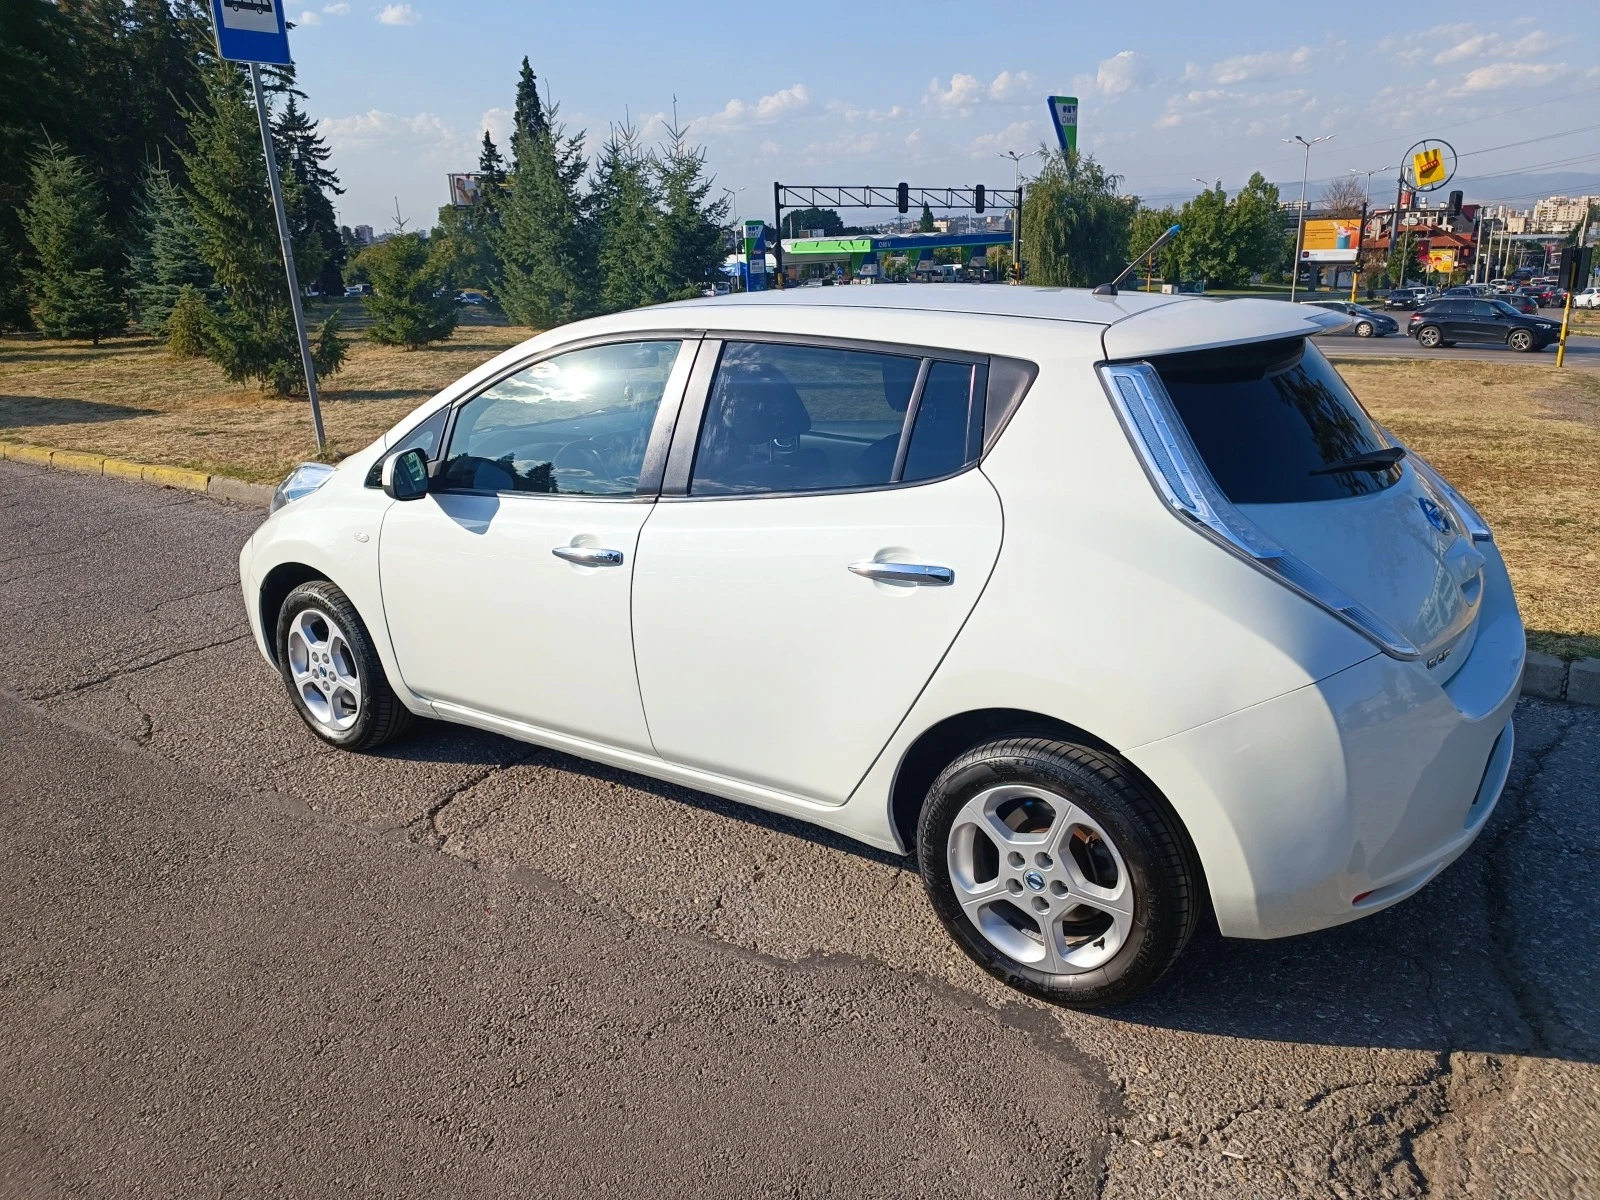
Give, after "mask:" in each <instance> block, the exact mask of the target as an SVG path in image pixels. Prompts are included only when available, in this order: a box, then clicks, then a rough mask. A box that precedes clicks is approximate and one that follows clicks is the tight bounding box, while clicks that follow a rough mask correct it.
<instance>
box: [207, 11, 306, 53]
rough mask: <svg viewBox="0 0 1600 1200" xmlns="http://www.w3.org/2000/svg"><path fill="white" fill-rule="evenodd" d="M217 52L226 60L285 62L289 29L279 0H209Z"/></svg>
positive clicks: (287, 51)
mask: <svg viewBox="0 0 1600 1200" xmlns="http://www.w3.org/2000/svg"><path fill="white" fill-rule="evenodd" d="M211 20H212V23H213V24H214V25H215V26H216V30H217V54H218V55H219V56H220V57H221V58H223V59H225V60H226V61H228V62H244V63H272V64H274V65H276V66H285V67H286V66H288V65H289V63H290V62H291V61H293V60H292V59H290V57H289V31H288V30H287V29H286V28H285V27H284V23H283V5H282V3H281V2H280V0H211Z"/></svg>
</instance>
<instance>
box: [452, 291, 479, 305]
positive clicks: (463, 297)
mask: <svg viewBox="0 0 1600 1200" xmlns="http://www.w3.org/2000/svg"><path fill="white" fill-rule="evenodd" d="M456 303H457V304H463V305H464V304H470V305H472V306H473V307H474V308H480V307H482V306H483V304H484V296H483V293H482V292H457V293H456Z"/></svg>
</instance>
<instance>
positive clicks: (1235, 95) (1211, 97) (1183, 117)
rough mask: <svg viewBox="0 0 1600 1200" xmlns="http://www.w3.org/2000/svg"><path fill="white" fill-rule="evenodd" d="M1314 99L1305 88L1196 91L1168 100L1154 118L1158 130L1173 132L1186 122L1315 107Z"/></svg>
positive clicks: (1205, 89)
mask: <svg viewBox="0 0 1600 1200" xmlns="http://www.w3.org/2000/svg"><path fill="white" fill-rule="evenodd" d="M1315 104H1316V100H1315V98H1314V97H1313V95H1312V93H1311V92H1310V91H1309V90H1308V89H1306V88H1287V89H1285V90H1283V91H1278V92H1265V93H1258V92H1240V91H1234V90H1232V89H1229V88H1196V89H1194V90H1192V91H1188V92H1180V93H1178V94H1177V95H1176V96H1172V97H1170V98H1168V100H1167V107H1166V111H1165V112H1163V113H1162V114H1161V115H1160V116H1159V117H1157V118H1156V124H1155V127H1156V128H1157V129H1173V128H1176V127H1177V126H1179V125H1182V124H1184V123H1185V122H1189V121H1194V120H1199V119H1203V118H1211V117H1226V116H1238V115H1240V114H1243V113H1245V112H1248V111H1250V110H1252V109H1258V108H1269V107H1270V108H1276V109H1283V110H1287V109H1290V108H1297V109H1299V110H1301V111H1305V110H1308V109H1311V108H1313V107H1315Z"/></svg>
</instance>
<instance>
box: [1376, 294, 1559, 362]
mask: <svg viewBox="0 0 1600 1200" xmlns="http://www.w3.org/2000/svg"><path fill="white" fill-rule="evenodd" d="M1534 311H1535V312H1537V311H1538V310H1537V309H1535V310H1534ZM1406 332H1407V333H1408V334H1410V335H1411V336H1412V337H1414V338H1416V339H1417V344H1418V345H1419V346H1425V347H1427V348H1428V349H1430V350H1432V349H1434V348H1436V347H1439V346H1454V345H1455V344H1456V343H1458V342H1469V343H1472V344H1474V345H1480V344H1485V343H1494V344H1498V345H1502V346H1509V347H1510V348H1511V349H1513V350H1522V351H1528V350H1543V349H1544V348H1545V347H1546V346H1548V345H1550V343H1551V342H1553V341H1555V340H1556V338H1558V337H1559V336H1560V335H1561V326H1560V324H1559V323H1557V322H1555V321H1552V320H1550V319H1549V318H1547V317H1539V316H1529V315H1527V314H1526V313H1525V312H1523V311H1522V310H1520V309H1518V308H1517V307H1515V306H1514V305H1511V304H1508V303H1506V301H1504V300H1502V299H1499V298H1495V299H1491V300H1453V299H1452V300H1435V301H1434V302H1433V303H1431V304H1425V305H1423V306H1422V307H1421V308H1420V309H1418V310H1417V311H1416V312H1414V313H1412V314H1411V323H1410V325H1409V326H1408V327H1407V329H1406Z"/></svg>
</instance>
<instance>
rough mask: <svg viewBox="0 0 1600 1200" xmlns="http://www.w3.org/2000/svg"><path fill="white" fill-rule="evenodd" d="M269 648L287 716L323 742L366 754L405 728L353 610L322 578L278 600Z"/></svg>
mask: <svg viewBox="0 0 1600 1200" xmlns="http://www.w3.org/2000/svg"><path fill="white" fill-rule="evenodd" d="M277 648H278V669H279V671H280V672H281V674H282V675H283V683H284V686H285V687H287V688H288V689H289V696H290V698H291V699H292V700H293V701H294V707H295V711H296V712H298V713H299V714H300V717H301V719H302V720H303V721H305V723H306V724H307V725H308V726H310V727H311V731H312V732H313V733H315V734H316V735H317V736H318V737H319V738H321V739H322V740H323V741H325V742H327V743H328V744H329V745H332V746H338V747H339V748H340V749H342V750H373V749H376V748H377V747H379V746H381V745H383V744H384V743H385V742H388V741H391V740H393V739H394V738H396V737H398V736H400V734H402V733H404V732H405V730H406V729H407V727H408V726H409V725H410V724H411V713H410V711H409V710H408V709H407V708H406V706H405V705H404V704H402V703H401V702H400V698H399V697H398V696H396V695H395V693H394V689H393V688H392V687H390V686H389V677H388V676H387V675H386V674H384V670H383V663H382V662H381V661H380V660H379V658H378V653H377V651H376V650H374V649H373V646H372V636H371V634H369V633H368V632H367V627H366V625H365V624H364V623H363V622H362V620H361V616H360V614H358V613H357V612H356V610H355V605H353V604H351V603H350V600H349V597H347V596H346V595H345V594H344V593H343V592H342V591H340V590H339V588H338V587H336V586H335V585H334V584H332V583H329V582H328V581H327V580H325V579H316V580H312V581H311V582H309V583H303V584H301V585H300V586H299V587H297V588H295V589H294V591H292V592H290V593H289V595H288V596H287V598H285V600H284V602H283V607H282V608H281V609H279V610H278V630H277Z"/></svg>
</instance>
